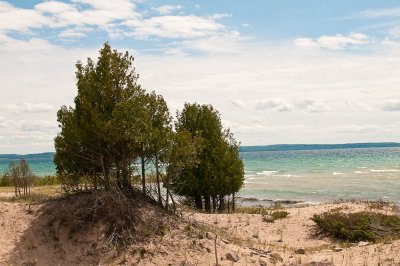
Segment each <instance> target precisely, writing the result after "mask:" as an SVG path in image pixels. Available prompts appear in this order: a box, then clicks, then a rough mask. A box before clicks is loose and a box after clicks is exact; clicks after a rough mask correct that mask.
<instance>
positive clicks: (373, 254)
mask: <svg viewBox="0 0 400 266" xmlns="http://www.w3.org/2000/svg"><path fill="white" fill-rule="evenodd" d="M44 209H45V208H43V204H39V205H29V204H27V203H14V202H0V227H1V234H0V265H28V264H29V265H70V264H71V263H76V264H77V265H99V264H100V265H108V264H119V265H215V264H216V259H218V263H219V264H220V265H400V256H399V254H400V241H399V240H396V241H386V242H384V243H378V244H372V243H368V242H359V243H343V242H340V241H338V240H335V239H333V238H331V237H328V236H323V235H320V234H318V230H317V228H316V226H315V223H314V222H313V221H311V220H310V217H312V216H313V215H314V214H319V213H322V212H325V211H328V210H332V209H340V210H342V211H344V212H356V211H377V212H384V213H386V214H394V210H393V208H391V207H390V206H383V207H382V208H379V209H376V208H373V205H371V204H368V203H363V202H346V203H329V204H328V203H327V204H320V205H314V206H299V207H295V208H287V209H285V210H286V211H287V212H288V213H289V215H288V217H287V218H284V219H280V220H276V221H275V222H273V223H267V222H265V221H263V219H262V215H260V214H245V213H234V214H207V213H199V212H195V211H190V210H187V209H186V210H182V213H181V218H179V219H178V221H179V222H177V223H174V224H173V225H172V226H171V227H170V228H168V230H166V233H165V234H163V235H162V236H153V237H150V238H149V239H148V240H146V241H145V242H143V243H138V244H135V245H131V246H129V247H127V248H126V249H125V250H124V252H121V253H119V254H117V255H114V256H113V257H112V259H110V258H106V257H105V256H104V253H102V248H101V246H102V245H104V244H105V243H106V239H104V235H103V234H102V233H101V228H100V227H98V228H97V229H96V230H89V231H87V232H85V234H84V235H82V236H81V237H80V238H81V239H80V240H79V241H78V240H77V239H75V237H74V236H72V237H71V236H69V237H66V236H65V232H62V231H63V230H62V227H61V226H60V227H59V228H58V229H59V230H49V228H46V226H45V225H46V222H47V223H48V221H40V219H43V217H45V216H43V213H42V212H43V210H44ZM38 225H40V226H38ZM52 228H53V227H52ZM44 240H45V241H44ZM94 245H95V246H96V248H93V246H94ZM216 253H217V254H216Z"/></svg>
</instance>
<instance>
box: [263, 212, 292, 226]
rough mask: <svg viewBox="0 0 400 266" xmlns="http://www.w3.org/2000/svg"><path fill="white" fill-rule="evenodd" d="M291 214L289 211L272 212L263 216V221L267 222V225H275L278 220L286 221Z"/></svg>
mask: <svg viewBox="0 0 400 266" xmlns="http://www.w3.org/2000/svg"><path fill="white" fill-rule="evenodd" d="M288 215H289V212H287V211H272V212H268V213H266V215H263V218H262V219H263V221H264V222H267V223H273V222H275V221H276V220H279V219H284V218H286V217H288Z"/></svg>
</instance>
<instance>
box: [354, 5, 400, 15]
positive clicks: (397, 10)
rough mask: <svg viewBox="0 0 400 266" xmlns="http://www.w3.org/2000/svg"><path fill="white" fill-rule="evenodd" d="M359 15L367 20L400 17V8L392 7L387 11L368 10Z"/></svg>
mask: <svg viewBox="0 0 400 266" xmlns="http://www.w3.org/2000/svg"><path fill="white" fill-rule="evenodd" d="M359 15H360V16H362V17H367V18H377V17H398V16H400V7H392V8H386V9H367V10H364V11H361V12H360V13H359Z"/></svg>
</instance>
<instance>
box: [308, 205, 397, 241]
mask: <svg viewBox="0 0 400 266" xmlns="http://www.w3.org/2000/svg"><path fill="white" fill-rule="evenodd" d="M311 220H313V221H314V222H315V223H316V224H317V225H318V227H319V228H320V229H321V230H322V231H323V232H325V233H328V234H330V235H332V236H334V237H336V238H338V239H342V240H347V241H351V242H358V241H364V240H366V241H379V240H384V239H390V238H398V237H400V217H399V216H396V215H385V214H382V213H375V212H356V213H343V212H325V213H322V214H320V215H317V214H315V215H314V216H313V217H312V218H311Z"/></svg>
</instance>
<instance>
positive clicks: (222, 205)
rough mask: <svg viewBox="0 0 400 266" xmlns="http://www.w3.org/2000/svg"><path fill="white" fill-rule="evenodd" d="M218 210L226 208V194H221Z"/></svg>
mask: <svg viewBox="0 0 400 266" xmlns="http://www.w3.org/2000/svg"><path fill="white" fill-rule="evenodd" d="M218 210H219V211H220V212H222V211H224V210H225V196H224V195H219V208H218Z"/></svg>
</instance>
